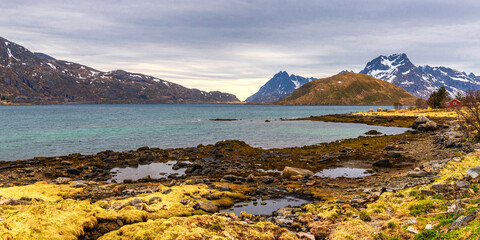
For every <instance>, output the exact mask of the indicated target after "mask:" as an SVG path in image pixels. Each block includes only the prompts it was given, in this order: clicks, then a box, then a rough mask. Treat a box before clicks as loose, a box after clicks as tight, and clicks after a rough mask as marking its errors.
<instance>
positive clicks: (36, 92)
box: [0, 38, 239, 103]
mask: <svg viewBox="0 0 480 240" xmlns="http://www.w3.org/2000/svg"><path fill="white" fill-rule="evenodd" d="M0 95H1V96H2V97H6V98H7V99H8V100H10V101H13V102H37V103H64V102H75V103H87V102H91V103H217V102H235V101H239V100H238V99H237V98H236V97H235V96H234V95H232V94H227V93H221V92H216V91H214V92H205V91H200V90H197V89H189V88H186V87H183V86H181V85H179V84H175V83H171V82H168V81H165V80H162V79H158V78H155V77H151V76H147V75H143V74H136V73H129V72H125V71H122V70H115V71H110V72H102V71H98V70H96V69H93V68H90V67H87V66H84V65H80V64H77V63H72V62H67V61H62V60H56V59H54V58H52V57H50V56H48V55H45V54H42V53H32V52H30V51H28V50H27V49H25V48H24V47H22V46H20V45H18V44H15V43H12V42H10V41H8V40H6V39H3V38H0Z"/></svg>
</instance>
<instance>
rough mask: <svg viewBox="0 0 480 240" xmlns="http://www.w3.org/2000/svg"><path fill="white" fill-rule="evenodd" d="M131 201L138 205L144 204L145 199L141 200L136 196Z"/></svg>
mask: <svg viewBox="0 0 480 240" xmlns="http://www.w3.org/2000/svg"><path fill="white" fill-rule="evenodd" d="M130 203H131V204H132V205H137V204H142V203H143V201H142V200H140V199H138V198H134V199H133V200H132V201H130Z"/></svg>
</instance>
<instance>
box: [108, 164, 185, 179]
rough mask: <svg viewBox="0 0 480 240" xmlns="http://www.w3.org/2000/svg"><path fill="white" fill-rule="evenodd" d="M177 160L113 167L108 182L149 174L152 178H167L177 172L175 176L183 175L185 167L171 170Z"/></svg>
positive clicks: (137, 177) (139, 177) (138, 177)
mask: <svg viewBox="0 0 480 240" xmlns="http://www.w3.org/2000/svg"><path fill="white" fill-rule="evenodd" d="M175 163H177V161H168V162H165V163H157V162H154V163H150V164H146V165H138V167H126V168H118V167H117V168H113V169H112V170H111V171H110V172H111V174H112V175H113V177H112V179H110V180H109V182H111V181H113V180H115V181H116V182H123V180H125V179H132V180H133V181H136V180H138V179H141V178H144V177H146V176H150V177H151V178H153V179H160V178H167V177H168V175H170V174H177V176H183V175H185V170H186V168H180V169H178V170H173V169H172V167H173V165H174V164H175Z"/></svg>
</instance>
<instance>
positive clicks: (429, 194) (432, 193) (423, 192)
mask: <svg viewBox="0 0 480 240" xmlns="http://www.w3.org/2000/svg"><path fill="white" fill-rule="evenodd" d="M420 194H423V195H427V196H434V195H435V192H434V191H432V190H427V189H420Z"/></svg>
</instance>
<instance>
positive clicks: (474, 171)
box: [467, 166, 480, 178]
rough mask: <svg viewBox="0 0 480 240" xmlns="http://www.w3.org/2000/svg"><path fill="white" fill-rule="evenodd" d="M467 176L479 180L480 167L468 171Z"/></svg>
mask: <svg viewBox="0 0 480 240" xmlns="http://www.w3.org/2000/svg"><path fill="white" fill-rule="evenodd" d="M467 174H468V176H470V177H472V178H478V176H480V166H476V167H472V168H470V169H468V170H467Z"/></svg>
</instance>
